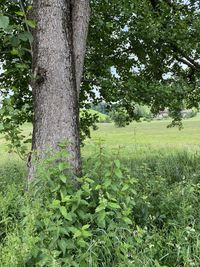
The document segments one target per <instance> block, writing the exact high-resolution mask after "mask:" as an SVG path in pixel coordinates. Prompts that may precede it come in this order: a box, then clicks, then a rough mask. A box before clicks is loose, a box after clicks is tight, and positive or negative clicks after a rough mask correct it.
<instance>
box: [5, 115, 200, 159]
mask: <svg viewBox="0 0 200 267" xmlns="http://www.w3.org/2000/svg"><path fill="white" fill-rule="evenodd" d="M169 124H170V120H161V121H159V120H158V121H151V122H134V123H131V124H130V125H128V126H126V127H124V128H117V127H115V125H114V124H113V123H98V124H97V126H98V130H95V131H93V130H91V139H87V140H86V141H85V146H84V147H83V148H82V152H83V155H85V154H87V153H88V152H89V151H90V150H91V149H92V147H93V146H94V145H95V144H98V145H99V144H101V145H103V146H105V147H106V148H108V149H118V148H120V149H121V150H122V151H123V150H124V151H131V150H135V149H136V148H139V147H140V148H144V147H148V148H152V149H160V148H161V149H166V148H169V149H184V148H186V149H195V150H196V149H198V148H199V147H200V117H196V118H193V119H188V120H184V121H183V129H181V130H179V129H178V128H177V127H173V128H168V127H167V126H168V125H169ZM30 132H31V126H30V125H29V124H26V125H24V126H23V134H25V135H28V134H29V133H30ZM7 151H8V147H7V142H6V140H5V138H4V136H3V135H0V157H1V160H3V159H4V158H7V157H9V158H10V155H7Z"/></svg>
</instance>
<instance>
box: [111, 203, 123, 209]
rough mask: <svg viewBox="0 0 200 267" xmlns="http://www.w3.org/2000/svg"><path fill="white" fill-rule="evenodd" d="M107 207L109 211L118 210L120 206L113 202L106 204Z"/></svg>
mask: <svg viewBox="0 0 200 267" xmlns="http://www.w3.org/2000/svg"><path fill="white" fill-rule="evenodd" d="M108 207H109V208H111V209H120V206H119V205H118V204H117V203H114V202H108Z"/></svg>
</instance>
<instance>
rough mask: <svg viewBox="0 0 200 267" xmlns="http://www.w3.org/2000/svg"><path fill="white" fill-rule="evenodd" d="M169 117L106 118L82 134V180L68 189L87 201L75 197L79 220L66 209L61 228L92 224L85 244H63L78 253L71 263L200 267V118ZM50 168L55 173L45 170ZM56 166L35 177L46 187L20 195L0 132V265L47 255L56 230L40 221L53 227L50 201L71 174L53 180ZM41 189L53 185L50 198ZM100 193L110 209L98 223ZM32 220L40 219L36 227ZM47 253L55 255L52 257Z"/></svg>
mask: <svg viewBox="0 0 200 267" xmlns="http://www.w3.org/2000/svg"><path fill="white" fill-rule="evenodd" d="M167 124H169V121H153V122H150V123H148V122H142V123H132V124H131V125H129V126H127V127H126V128H116V127H115V126H114V125H113V124H111V123H107V124H106V123H104V124H103V123H101V124H99V125H98V127H99V129H98V130H97V131H92V135H91V137H92V138H91V139H90V140H86V141H85V146H84V147H83V148H82V152H83V153H82V155H83V173H84V174H85V176H84V177H86V182H85V184H83V186H82V188H81V189H80V190H79V191H76V190H74V191H73V192H72V191H70V190H71V189H70V190H69V191H67V192H66V194H67V196H68V195H69V196H70V197H71V198H72V199H73V198H74V200H75V202H77V199H78V200H80V201H79V202H80V203H82V202H81V201H83V203H85V202H86V200H88V199H89V201H88V206H87V205H85V206H84V205H82V204H81V205H82V206H80V207H79V208H78V211H81V212H82V213H80V214H83V215H84V217H80V219H79V220H78V221H77V216H79V213H77V214H76V213H75V212H74V213H72V212H70V214H72V215H73V216H74V217H72V218H71V217H66V218H62V221H63V223H64V224H63V225H66V227H65V228H64V229H68V228H69V226H71V225H73V226H75V227H76V228H77V229H79V228H80V229H83V227H86V228H87V227H89V231H90V232H89V238H88V236H87V235H86V237H83V238H84V242H86V243H84V244H85V247H82V246H81V245H79V243H75V244H76V245H75V247H74V249H73V251H71V250H69V251H68V250H67V253H68V254H67V255H68V257H69V258H70V257H71V256H72V255H75V257H76V258H75V261H76V263H77V264H78V265H73V266H94V267H96V266H106V267H114V266H119V267H122V266H130V267H140V266H144V267H155V266H156V267H164V266H165V267H172V266H174V267H175V266H177V267H178V266H182V267H197V266H200V257H199V255H200V246H199V244H200V236H199V233H200V223H199V218H200V207H199V193H200V190H199V189H200V185H199V180H200V164H199V162H200V150H199V148H200V120H197V119H195V120H194V119H192V120H186V121H184V129H183V130H181V131H179V130H178V129H177V128H170V129H169V128H166V126H167ZM23 131H24V134H25V135H28V133H29V132H30V131H31V126H30V125H28V124H26V125H24V127H23ZM102 146H103V147H105V149H103V150H102ZM90 155H91V157H90ZM118 159H119V160H120V161H119V160H118ZM49 167H50V166H49ZM51 168H53V172H55V173H56V176H55V175H53V176H52V175H50V173H51V171H52V169H51ZM56 168H57V169H56ZM58 169H59V168H58V167H57V166H55V165H54V164H52V165H51V167H50V172H49V174H48V169H44V170H43V171H42V172H41V174H42V175H44V177H43V176H40V182H42V181H43V182H44V181H45V183H46V179H52V180H51V183H49V185H52V188H51V187H45V188H46V189H45V191H44V192H43V191H41V194H38V192H40V191H38V190H43V188H44V186H40V184H39V187H37V186H36V188H35V191H33V196H34V197H33V198H32V194H30V196H29V194H28V195H26V194H24V188H25V187H26V188H27V180H26V177H27V175H26V168H25V162H22V161H21V160H20V159H19V158H18V157H17V156H16V155H15V154H12V153H11V154H8V153H7V146H6V141H5V139H4V138H3V136H0V266H3V267H4V266H13V267H21V266H36V265H35V262H37V261H38V259H37V258H35V251H36V252H37V253H38V255H39V256H40V255H41V251H45V253H46V254H44V255H46V258H47V259H48V260H49V259H50V261H51V262H52V259H51V257H53V256H52V254H51V252H52V247H51V246H50V245H51V244H50V245H49V240H52V239H53V233H54V232H53V230H51V231H47V229H46V227H47V226H48V225H49V224H50V225H52V227H51V229H56V234H57V233H58V231H57V229H58V223H57V222H59V220H54V219H52V218H54V217H53V216H52V214H55V215H56V216H58V218H60V216H61V215H60V211H59V209H56V210H55V207H53V204H52V203H57V202H58V201H60V191H59V190H60V189H59V188H60V186H64V188H65V189H66V188H68V187H67V186H68V183H69V180H68V179H69V177H68V178H66V184H64V185H63V180H60V179H57V178H58V177H63V175H62V176H59V174H61V173H60V172H59V171H58ZM50 177H51V178H50ZM88 181H90V183H91V184H89V183H88ZM91 181H92V182H91ZM66 185H67V186H66ZM45 186H47V185H46V184H45ZM104 186H105V188H104ZM57 188H58V189H57ZM33 190H34V188H33ZM46 190H47V191H46ZM48 190H50V191H48ZM55 190H57V191H56V192H57V193H55ZM42 192H43V193H42ZM45 192H51V193H50V195H49V198H48V199H49V201H50V202H46V193H45ZM52 192H54V193H52ZM83 192H85V193H84V194H86V196H88V195H87V194H88V192H90V198H88V197H86V198H85V197H84V194H83ZM104 193H105V194H104ZM70 194H71V195H70ZM102 194H103V195H102ZM35 196H38V197H37V198H35ZM43 196H44V197H43ZM69 196H68V197H69ZM98 196H99V197H98ZM102 196H103V199H104V200H105V201H110V199H111V200H112V202H109V203H111V204H112V206H111V208H110V207H109V206H108V207H106V208H105V211H106V216H105V217H104V216H103V217H102V218H103V222H102V221H101V220H100V221H98V220H97V218H98V216H100V215H99V214H101V212H104V208H103V210H102V209H100V207H101V205H100V204H99V203H100V202H99V201H101V197H102ZM56 197H57V198H56ZM80 197H83V199H81V198H80ZM110 197H111V198H110ZM52 200H53V202H52ZM56 201H57V202H56ZM113 201H114V202H113ZM41 203H42V204H41ZM48 203H51V205H49V204H48ZM71 203H72V204H73V201H72V202H71ZM124 203H127V204H124ZM47 204H48V205H47ZM62 205H63V204H62ZM67 205H70V202H69V204H67ZM124 205H125V206H124ZM126 205H127V206H126ZM124 207H125V208H124ZM62 208H64V206H62ZM101 208H102V207H101ZM49 209H50V210H49ZM71 209H72V210H73V206H72V207H71V208H70V210H71ZM98 209H99V210H100V212H99V210H98ZM102 214H104V213H102ZM124 214H127V215H126V217H124V216H125V215H124ZM64 215H65V216H66V214H64ZM85 215H87V216H86V217H85ZM70 216H71V215H70ZM81 216H82V215H81ZM56 218H57V217H56ZM78 218H79V217H78ZM85 218H86V219H85ZM89 218H90V219H89ZM91 218H92V219H91ZM99 218H100V217H99ZM116 218H118V220H116ZM119 218H122V219H119ZM123 218H124V219H123ZM72 219H73V221H72ZM37 225H43V226H41V227H42V228H39V229H38V228H37ZM112 225H113V228H112V227H111V228H109V227H110V226H112ZM81 227H82V228H81ZM49 229H50V228H49ZM101 229H102V231H99V230H101ZM122 229H123V230H122ZM45 231H46V232H45ZM43 233H45V238H46V239H44V240H43V237H44V235H43ZM63 233H64V234H63ZM63 233H62V232H60V234H59V240H65V242H68V243H66V244H74V242H76V239H75V238H74V237H73V238H71V237H69V236H68V235H67V238H66V235H65V232H63ZM90 235H91V237H90ZM40 240H42V241H40ZM77 240H78V239H77ZM44 242H46V243H44ZM58 242H59V241H58ZM65 242H63V244H64V245H65ZM102 242H103V244H104V246H102ZM59 244H60V243H59ZM94 244H97V246H95V245H94ZM24 248H26V249H24ZM44 248H45V249H44ZM56 249H59V246H57V247H56ZM102 251H103V254H102ZM91 254H92V255H94V256H93V258H92V263H91V262H90V265H83V264H82V262H81V263H80V262H79V259H81V257H82V255H84V257H85V260H86V261H87V260H88V259H90V258H91ZM80 255H81V256H80ZM111 255H112V257H111ZM122 255H124V256H123V257H122ZM65 258H66V256H65ZM53 260H54V261H55V262H57V259H56V258H53ZM27 262H28V265H26V263H27ZM97 262H103V264H102V265H99V264H98V263H97ZM42 266H47V265H42ZM48 266H53V265H48ZM56 266H61V265H56ZM71 266H72V265H71Z"/></svg>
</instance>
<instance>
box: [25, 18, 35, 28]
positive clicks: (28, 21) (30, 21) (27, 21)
mask: <svg viewBox="0 0 200 267" xmlns="http://www.w3.org/2000/svg"><path fill="white" fill-rule="evenodd" d="M25 23H26V24H28V26H30V27H31V28H35V27H36V22H35V21H34V20H32V19H27V20H25Z"/></svg>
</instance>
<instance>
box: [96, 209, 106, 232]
mask: <svg viewBox="0 0 200 267" xmlns="http://www.w3.org/2000/svg"><path fill="white" fill-rule="evenodd" d="M105 217H106V212H105V210H102V211H100V212H99V213H98V216H97V225H98V227H102V228H104V227H105V226H106V222H105Z"/></svg>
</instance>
